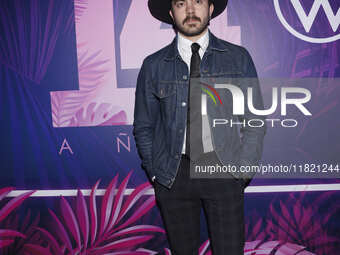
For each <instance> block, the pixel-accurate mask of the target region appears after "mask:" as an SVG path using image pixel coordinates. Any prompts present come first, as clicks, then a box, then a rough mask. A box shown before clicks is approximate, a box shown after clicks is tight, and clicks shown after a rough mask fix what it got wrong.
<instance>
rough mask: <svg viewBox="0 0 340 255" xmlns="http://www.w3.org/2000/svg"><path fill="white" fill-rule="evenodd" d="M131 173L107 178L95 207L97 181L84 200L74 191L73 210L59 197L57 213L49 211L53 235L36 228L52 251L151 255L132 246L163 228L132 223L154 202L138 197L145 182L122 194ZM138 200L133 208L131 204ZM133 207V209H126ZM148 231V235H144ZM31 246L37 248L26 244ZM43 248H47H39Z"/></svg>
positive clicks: (145, 240) (149, 237)
mask: <svg viewBox="0 0 340 255" xmlns="http://www.w3.org/2000/svg"><path fill="white" fill-rule="evenodd" d="M131 174H132V172H129V174H128V175H127V176H126V177H125V178H124V180H123V181H122V182H121V183H120V184H119V183H118V174H117V175H116V176H115V177H114V178H113V179H112V180H111V182H110V183H109V185H108V187H107V189H106V190H105V193H104V196H103V197H102V200H101V205H100V206H99V207H98V205H97V200H96V191H97V188H98V186H99V183H100V180H98V181H97V182H96V184H95V185H94V186H93V188H92V190H91V193H90V196H89V200H88V203H86V199H85V197H84V195H83V194H82V192H81V191H80V190H78V193H77V197H76V201H75V209H73V208H72V207H71V205H70V203H69V202H68V201H67V200H66V199H65V198H64V197H61V200H60V211H61V213H60V215H58V216H57V215H56V214H55V213H54V212H53V211H52V210H50V214H51V216H52V218H53V221H54V225H55V227H54V229H55V230H56V231H55V232H56V234H55V235H54V234H52V232H49V231H48V230H47V229H43V228H37V230H38V231H39V232H40V233H41V234H42V236H43V237H44V239H45V240H46V241H47V242H48V247H49V249H50V252H51V253H52V254H91V255H92V254H93V255H94V254H117V255H118V254H155V252H153V251H148V250H141V249H140V248H139V249H136V248H137V247H138V246H140V245H141V244H144V243H146V242H147V241H149V240H150V239H152V238H153V235H152V233H155V232H159V233H164V232H165V231H164V230H163V229H162V228H160V227H158V226H153V225H133V224H134V223H136V221H137V220H139V219H140V218H141V217H142V216H143V215H145V214H146V213H147V212H148V211H149V210H150V209H151V208H153V207H154V205H155V198H154V196H149V198H146V199H145V200H141V198H142V197H144V196H143V195H144V194H145V193H146V192H147V191H148V190H149V189H150V188H151V185H150V184H149V183H144V184H142V185H140V186H138V187H137V188H136V189H134V191H133V192H132V193H131V194H130V195H129V196H126V195H125V191H126V187H127V183H128V181H129V179H130V176H131ZM137 202H139V204H140V205H139V206H138V207H137V208H136V207H135V206H134V205H136V204H137ZM132 208H134V211H133V212H130V210H131V209H132ZM145 233H150V234H145ZM30 248H32V249H34V248H37V247H30ZM42 248H47V247H42Z"/></svg>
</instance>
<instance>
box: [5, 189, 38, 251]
mask: <svg viewBox="0 0 340 255" xmlns="http://www.w3.org/2000/svg"><path fill="white" fill-rule="evenodd" d="M13 189H14V188H12V187H6V188H2V189H0V201H1V200H3V199H4V198H5V197H6V196H7V195H8V193H9V192H11V191H12V190H13ZM34 192H35V191H28V192H25V193H23V194H21V195H19V196H17V197H15V198H13V199H11V200H10V201H9V202H7V203H6V204H5V205H4V206H3V207H0V223H1V222H2V221H3V220H4V219H6V217H7V216H8V215H9V214H10V213H11V212H13V211H14V210H15V209H16V208H18V207H19V206H20V205H21V204H22V203H23V202H24V201H25V200H26V199H27V198H28V197H29V196H30V195H32V194H33V193H34ZM17 237H21V238H25V237H26V236H25V235H24V234H22V233H20V232H19V231H16V230H12V229H0V251H1V249H2V248H4V247H7V246H9V245H11V244H12V243H13V242H14V241H15V238H17Z"/></svg>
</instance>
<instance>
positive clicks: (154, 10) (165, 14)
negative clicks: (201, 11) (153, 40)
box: [148, 0, 228, 24]
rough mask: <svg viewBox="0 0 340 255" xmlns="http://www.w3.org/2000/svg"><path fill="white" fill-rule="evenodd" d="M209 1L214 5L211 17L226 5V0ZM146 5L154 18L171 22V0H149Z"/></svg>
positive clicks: (216, 14)
mask: <svg viewBox="0 0 340 255" xmlns="http://www.w3.org/2000/svg"><path fill="white" fill-rule="evenodd" d="M211 2H212V3H213V5H214V11H213V13H212V15H211V18H212V19H213V18H215V17H216V16H218V15H220V14H221V13H222V12H223V11H224V9H225V8H226V7H227V4H228V0H212V1H211ZM148 7H149V10H150V13H151V15H152V16H153V17H154V18H156V19H158V20H160V21H162V22H165V23H168V24H173V22H172V18H171V16H170V14H169V10H170V8H171V0H149V1H148Z"/></svg>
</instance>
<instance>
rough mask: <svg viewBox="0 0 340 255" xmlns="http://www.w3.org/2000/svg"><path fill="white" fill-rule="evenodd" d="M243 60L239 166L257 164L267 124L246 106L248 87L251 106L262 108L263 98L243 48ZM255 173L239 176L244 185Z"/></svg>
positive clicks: (251, 64)
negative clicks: (242, 110) (261, 124)
mask: <svg viewBox="0 0 340 255" xmlns="http://www.w3.org/2000/svg"><path fill="white" fill-rule="evenodd" d="M244 51H245V61H244V63H245V64H244V68H245V69H244V78H242V79H243V80H242V81H241V88H242V91H243V94H244V99H245V100H244V101H245V108H244V109H245V112H244V115H239V120H240V121H241V122H243V121H245V125H241V129H240V133H241V150H240V157H239V165H240V166H254V165H258V162H259V160H260V159H261V157H262V151H263V139H264V135H265V133H266V129H267V125H266V119H265V116H260V115H256V114H254V113H251V112H250V111H249V107H248V103H247V102H248V88H252V99H253V106H254V108H255V109H257V110H263V109H264V104H263V98H262V93H261V89H260V84H259V80H258V77H257V72H256V69H255V65H254V62H253V60H252V58H251V56H250V55H249V53H248V51H247V50H245V49H244ZM251 119H257V120H261V121H262V123H263V126H261V127H252V126H250V125H248V121H249V120H251ZM259 124H260V122H259V121H256V122H254V123H253V124H252V125H253V126H255V125H256V126H260V125H259ZM254 175H255V173H252V172H248V173H246V172H241V177H242V178H243V179H244V181H245V183H246V185H248V184H249V182H250V179H251V178H252V177H253V176H254Z"/></svg>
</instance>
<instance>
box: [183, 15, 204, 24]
mask: <svg viewBox="0 0 340 255" xmlns="http://www.w3.org/2000/svg"><path fill="white" fill-rule="evenodd" d="M189 19H191V20H197V21H199V22H201V19H200V18H199V17H197V16H187V17H186V18H185V19H184V20H183V25H184V23H185V22H187V21H188V20H189Z"/></svg>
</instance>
